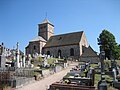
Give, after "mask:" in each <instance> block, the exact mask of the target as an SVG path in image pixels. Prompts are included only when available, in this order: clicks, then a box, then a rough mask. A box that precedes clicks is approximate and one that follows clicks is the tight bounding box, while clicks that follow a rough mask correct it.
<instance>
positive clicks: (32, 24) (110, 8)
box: [0, 0, 120, 52]
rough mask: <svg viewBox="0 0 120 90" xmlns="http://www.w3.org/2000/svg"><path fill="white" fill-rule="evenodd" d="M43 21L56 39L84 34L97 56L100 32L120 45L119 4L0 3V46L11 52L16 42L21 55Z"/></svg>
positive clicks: (111, 0) (83, 0)
mask: <svg viewBox="0 0 120 90" xmlns="http://www.w3.org/2000/svg"><path fill="white" fill-rule="evenodd" d="M46 13H47V16H46ZM46 17H47V19H48V20H49V21H50V22H51V23H52V24H54V26H55V29H54V34H55V35H58V34H64V33H71V32H78V31H84V32H85V35H86V37H87V40H88V43H89V45H90V46H91V47H92V48H93V49H94V50H95V51H97V52H99V46H98V44H97V43H98V42H97V38H98V37H99V34H100V33H101V32H102V30H103V29H106V30H108V31H110V32H111V33H112V34H113V35H114V36H115V38H116V42H117V43H119V44H120V0H0V43H2V42H4V45H5V46H6V47H7V48H11V49H12V48H16V43H17V42H19V47H20V49H21V50H22V51H24V49H25V47H26V46H27V45H28V44H29V41H30V40H31V39H33V38H35V37H36V36H37V34H38V24H39V23H41V22H42V21H43V20H44V19H45V18H46Z"/></svg>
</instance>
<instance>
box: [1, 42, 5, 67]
mask: <svg viewBox="0 0 120 90" xmlns="http://www.w3.org/2000/svg"><path fill="white" fill-rule="evenodd" d="M5 63H6V59H5V53H4V44H3V43H2V45H1V47H0V68H5Z"/></svg>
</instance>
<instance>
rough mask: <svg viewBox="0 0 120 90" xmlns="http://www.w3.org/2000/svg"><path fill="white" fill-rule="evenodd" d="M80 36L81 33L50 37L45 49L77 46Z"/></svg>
mask: <svg viewBox="0 0 120 90" xmlns="http://www.w3.org/2000/svg"><path fill="white" fill-rule="evenodd" d="M82 34H83V31H81V32H74V33H67V34H61V35H55V36H52V37H50V39H49V40H48V42H47V43H46V45H45V47H54V46H63V45H73V44H79V42H80V40H81V37H82Z"/></svg>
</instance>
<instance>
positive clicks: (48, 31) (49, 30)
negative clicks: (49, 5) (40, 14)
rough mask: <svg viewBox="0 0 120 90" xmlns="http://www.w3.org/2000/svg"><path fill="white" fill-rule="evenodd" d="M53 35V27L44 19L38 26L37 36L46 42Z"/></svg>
mask: <svg viewBox="0 0 120 90" xmlns="http://www.w3.org/2000/svg"><path fill="white" fill-rule="evenodd" d="M53 35H54V25H53V24H52V23H50V22H49V20H48V19H45V20H44V21H43V22H42V23H40V24H38V36H41V37H43V38H44V39H45V40H46V41H48V40H49V38H50V37H51V36H53Z"/></svg>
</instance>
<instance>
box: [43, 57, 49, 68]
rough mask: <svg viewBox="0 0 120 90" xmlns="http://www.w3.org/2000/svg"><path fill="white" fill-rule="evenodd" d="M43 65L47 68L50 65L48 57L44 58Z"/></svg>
mask: <svg viewBox="0 0 120 90" xmlns="http://www.w3.org/2000/svg"><path fill="white" fill-rule="evenodd" d="M43 64H44V67H46V66H47V65H48V61H47V58H46V57H45V58H44V62H43Z"/></svg>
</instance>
